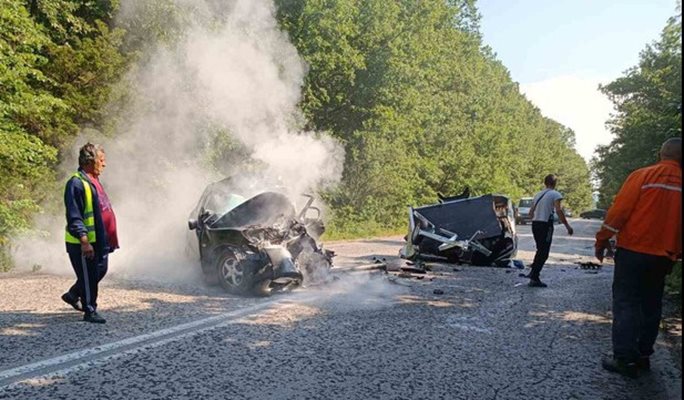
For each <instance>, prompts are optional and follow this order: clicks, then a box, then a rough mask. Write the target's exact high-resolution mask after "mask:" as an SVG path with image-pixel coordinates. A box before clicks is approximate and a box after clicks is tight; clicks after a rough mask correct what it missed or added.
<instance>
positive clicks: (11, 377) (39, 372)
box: [0, 295, 314, 389]
mask: <svg viewBox="0 0 684 400" xmlns="http://www.w3.org/2000/svg"><path fill="white" fill-rule="evenodd" d="M310 298H311V299H313V298H314V296H312V295H306V296H292V295H290V296H289V297H288V298H282V299H277V300H271V301H267V302H264V303H260V304H256V305H253V306H250V307H246V308H243V309H240V310H236V311H232V312H228V313H224V314H220V315H216V316H213V317H208V318H204V319H200V320H197V321H193V322H188V323H185V324H181V325H177V326H173V327H170V328H165V329H160V330H158V331H155V332H152V333H147V334H144V335H139V336H134V337H130V338H127V339H123V340H120V341H117V342H113V343H108V344H104V345H101V346H97V347H93V348H89V349H83V350H79V351H75V352H73V353H68V354H65V355H62V356H58V357H54V358H50V359H47V360H42V361H38V362H35V363H31V364H26V365H22V366H19V367H15V368H11V369H7V370H4V371H0V389H4V388H6V387H9V386H14V385H16V384H18V383H20V382H21V381H24V380H27V379H31V378H39V377H49V376H55V375H64V374H67V373H69V372H72V371H74V370H77V369H80V368H82V367H83V366H84V365H86V364H88V363H94V362H98V363H99V362H102V361H104V360H108V359H112V358H115V357H119V356H122V355H124V354H129V353H133V352H136V351H138V350H140V349H143V348H153V347H157V346H161V345H163V344H166V343H169V342H172V341H176V340H179V339H182V338H185V337H188V336H193V335H196V334H198V333H200V332H204V331H207V330H210V329H214V328H217V327H220V326H222V325H229V324H231V323H234V322H235V320H236V319H238V318H241V317H245V316H247V315H249V314H252V313H255V312H258V311H261V310H263V309H266V308H268V307H270V306H273V305H277V304H280V303H286V302H292V301H295V300H301V301H307V300H310Z"/></svg>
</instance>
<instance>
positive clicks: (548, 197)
mask: <svg viewBox="0 0 684 400" xmlns="http://www.w3.org/2000/svg"><path fill="white" fill-rule="evenodd" d="M542 196H543V197H542ZM540 197H541V200H539V198H540ZM562 199H563V195H562V194H560V193H559V192H557V191H555V190H553V189H544V190H542V191H541V192H539V193H537V194H535V195H534V199H533V200H532V204H536V205H537V206H536V207H535V208H534V216H533V217H532V221H541V222H548V221H549V218H550V217H551V214H553V211H554V209H555V205H554V204H555V203H556V200H562Z"/></svg>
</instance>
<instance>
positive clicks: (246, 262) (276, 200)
mask: <svg viewBox="0 0 684 400" xmlns="http://www.w3.org/2000/svg"><path fill="white" fill-rule="evenodd" d="M230 182H231V181H230V179H226V180H223V181H220V182H216V183H214V184H211V185H209V186H208V187H207V188H206V189H205V191H204V193H203V194H202V196H201V198H200V200H199V202H198V204H197V206H196V207H195V210H194V211H193V212H192V214H191V217H190V219H189V220H188V227H189V228H190V230H191V231H194V233H195V234H194V235H192V236H193V238H191V239H190V240H189V244H190V246H189V248H190V249H191V251H192V252H193V253H195V254H196V256H198V257H199V259H200V261H201V266H202V272H203V273H204V277H205V280H206V281H207V283H209V284H216V283H218V284H220V285H221V286H222V287H223V288H224V289H225V290H227V291H228V292H231V293H235V294H248V293H259V294H267V293H270V292H271V291H277V290H285V289H291V288H293V287H297V286H299V285H301V284H302V283H303V282H309V283H310V282H315V281H319V280H321V279H325V277H326V276H328V270H329V269H330V268H331V267H332V257H333V256H334V254H333V252H331V251H327V250H324V249H323V247H322V246H321V245H319V244H318V243H317V242H316V240H317V239H318V238H319V237H320V236H321V235H322V234H323V232H324V231H325V228H324V226H323V222H322V220H321V219H320V210H319V209H318V208H316V207H314V206H312V203H313V197H311V196H308V201H307V202H306V204H305V205H304V207H303V208H302V209H301V210H300V211H299V212H296V210H295V207H294V205H293V203H292V202H291V201H290V199H289V198H288V197H287V196H285V195H284V194H282V193H278V192H263V193H260V194H257V195H256V196H254V197H252V198H249V199H245V198H243V197H241V196H239V195H236V194H234V193H232V188H231V184H230Z"/></svg>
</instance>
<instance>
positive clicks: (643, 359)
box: [636, 356, 651, 371]
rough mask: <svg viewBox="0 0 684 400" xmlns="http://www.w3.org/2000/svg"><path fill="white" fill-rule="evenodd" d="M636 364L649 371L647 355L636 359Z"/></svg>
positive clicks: (649, 365)
mask: <svg viewBox="0 0 684 400" xmlns="http://www.w3.org/2000/svg"><path fill="white" fill-rule="evenodd" d="M636 365H637V367H638V368H639V369H641V370H644V371H650V370H651V359H650V358H649V357H648V356H641V357H639V358H638V359H637V360H636Z"/></svg>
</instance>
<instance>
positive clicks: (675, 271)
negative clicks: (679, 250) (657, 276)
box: [665, 261, 682, 296]
mask: <svg viewBox="0 0 684 400" xmlns="http://www.w3.org/2000/svg"><path fill="white" fill-rule="evenodd" d="M665 291H666V292H667V293H669V294H672V295H679V296H681V295H682V262H681V261H677V262H676V263H675V265H674V267H673V268H672V273H671V274H670V275H668V276H667V277H666V278H665Z"/></svg>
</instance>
